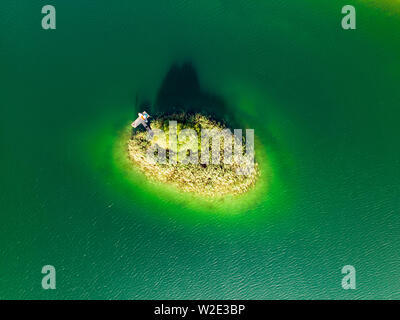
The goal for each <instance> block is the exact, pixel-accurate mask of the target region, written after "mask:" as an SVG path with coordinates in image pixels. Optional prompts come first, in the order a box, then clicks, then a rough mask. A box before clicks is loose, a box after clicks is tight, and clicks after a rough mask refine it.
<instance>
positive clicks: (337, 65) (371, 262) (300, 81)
mask: <svg viewBox="0 0 400 320" xmlns="http://www.w3.org/2000/svg"><path fill="white" fill-rule="evenodd" d="M53 4H54V6H55V7H56V9H57V29H56V30H55V31H43V30H42V29H41V28H40V19H41V14H40V9H41V4H36V3H33V2H32V1H22V0H21V1H18V2H16V1H8V0H6V1H2V3H1V5H0V70H1V73H0V74H1V76H0V85H1V88H2V89H1V113H2V114H1V117H0V124H1V126H0V130H1V135H0V143H1V149H2V150H3V152H2V156H1V160H0V162H1V165H2V168H3V173H2V178H1V184H0V187H1V189H0V191H1V192H0V199H1V203H2V205H1V213H0V219H1V220H0V298H2V299H10V298H23V299H29V298H40V299H47V298H55V299H63V298H67V299H72V298H78V299H87V298H112V299H117V298H122V299H145V298H148V299H151V298H162V299H170V298H181V299H194V298H210V299H211V298H221V299H222V298H227V299H231V298H241V299H268V298H273V299H275V298H300V299H316V298H331V299H341V298H345V299H352V298H356V299H366V298H394V299H398V298H400V277H399V275H400V256H399V252H400V250H399V249H400V241H399V234H400V220H399V207H400V201H399V199H400V197H399V191H400V188H399V186H400V161H399V159H400V151H399V148H398V137H399V133H400V129H399V126H398V123H399V118H400V117H399V116H400V112H399V109H398V102H399V98H400V94H399V91H398V89H397V86H398V84H399V79H400V68H399V67H400V62H399V59H398V56H399V54H398V52H399V49H400V38H399V32H398V30H400V16H399V14H400V6H399V5H398V4H397V3H396V2H394V3H389V1H387V2H385V1H383V2H376V3H374V2H371V1H369V2H367V1H365V2H363V1H356V2H354V5H355V6H356V9H357V28H358V29H357V30H356V31H343V30H342V29H341V28H340V19H341V14H340V10H341V7H342V6H343V5H345V4H347V3H345V2H344V1H305V0H302V1H300V0H296V1H290V2H289V1H265V2H261V1H260V2H257V1H252V2H247V1H222V0H220V1H201V2H199V1H165V0H164V1H116V2H115V3H113V4H111V3H110V2H108V1H96V4H94V2H93V3H92V2H84V3H81V2H78V1H69V2H68V3H66V2H65V1H53ZM187 61H190V62H192V63H193V66H194V67H195V69H196V71H197V74H198V77H199V82H200V85H201V86H202V89H203V90H204V91H206V92H209V93H212V94H214V95H217V96H218V97H220V98H221V99H223V101H225V104H226V106H227V108H228V110H227V111H228V112H229V113H230V114H232V115H235V116H238V115H243V116H244V119H245V120H242V121H241V123H240V124H241V125H243V127H251V128H254V129H255V132H256V136H257V139H258V141H259V150H260V154H261V153H264V152H265V154H267V157H268V164H269V168H270V169H269V171H268V174H267V175H265V176H264V178H265V179H264V180H265V181H264V180H263V181H264V183H265V186H264V187H265V188H260V189H257V190H258V192H256V193H255V196H254V195H253V196H252V197H249V198H248V199H243V200H242V201H240V203H238V206H236V205H235V206H234V207H233V206H231V207H229V206H227V205H226V204H222V205H219V206H209V207H207V206H205V205H204V204H201V203H200V202H198V201H196V200H193V199H191V198H190V197H187V196H185V195H183V196H177V197H169V196H168V194H167V195H166V194H163V193H162V192H161V193H160V192H159V191H160V190H159V189H157V188H152V187H151V186H149V185H147V184H146V182H143V184H139V183H134V182H132V176H131V174H130V172H129V170H126V168H125V167H124V165H123V164H122V162H121V161H120V158H119V155H120V154H119V152H118V144H117V143H118V137H119V135H120V132H121V130H122V129H123V128H124V126H125V125H126V124H127V123H128V122H129V120H132V118H133V112H134V111H135V110H134V104H135V95H136V93H139V94H140V96H141V97H145V98H146V99H149V100H151V101H153V102H154V101H155V99H156V96H157V92H158V90H159V88H160V86H161V84H162V81H163V79H164V77H165V75H166V73H167V71H168V70H169V69H170V67H171V65H172V64H174V63H178V64H180V63H184V62H187ZM147 111H149V110H147ZM149 112H150V111H149ZM264 172H265V171H264ZM221 207H222V209H221ZM46 264H51V265H54V266H55V267H56V270H57V289H56V290H54V291H44V290H42V289H41V278H42V275H41V273H40V271H41V268H42V266H43V265H46ZM346 264H350V265H353V266H355V268H356V270H357V289H356V290H354V291H345V290H343V289H342V288H341V277H342V275H341V272H340V271H341V268H342V267H343V266H344V265H346Z"/></svg>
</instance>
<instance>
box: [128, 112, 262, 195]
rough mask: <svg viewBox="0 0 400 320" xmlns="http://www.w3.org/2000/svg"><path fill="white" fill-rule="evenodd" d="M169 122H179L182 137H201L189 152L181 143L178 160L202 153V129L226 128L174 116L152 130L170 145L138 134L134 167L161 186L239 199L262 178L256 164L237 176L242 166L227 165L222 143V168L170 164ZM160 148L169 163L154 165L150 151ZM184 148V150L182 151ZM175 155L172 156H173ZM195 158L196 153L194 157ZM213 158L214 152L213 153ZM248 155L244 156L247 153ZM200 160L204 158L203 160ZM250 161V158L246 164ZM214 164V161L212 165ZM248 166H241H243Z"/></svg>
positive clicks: (131, 146) (196, 117)
mask: <svg viewBox="0 0 400 320" xmlns="http://www.w3.org/2000/svg"><path fill="white" fill-rule="evenodd" d="M169 121H177V132H178V135H179V133H180V132H181V130H183V129H188V128H190V129H194V130H195V131H196V133H197V134H198V137H199V139H198V140H197V142H195V143H192V144H190V143H189V148H188V144H187V143H186V145H185V148H183V143H182V142H181V141H178V144H177V152H178V157H180V156H181V154H180V153H179V152H180V151H181V152H182V150H185V149H189V150H190V151H187V150H186V152H187V154H190V152H195V153H194V154H196V152H198V154H200V153H201V143H200V137H201V134H200V130H201V129H219V130H222V129H225V126H224V125H223V124H221V123H219V122H216V121H214V120H211V119H209V118H207V117H205V116H203V115H200V114H184V113H181V114H172V115H168V116H161V117H158V118H155V119H153V121H152V122H151V127H152V129H153V130H155V129H161V130H164V132H165V133H166V141H160V140H157V139H152V140H151V141H148V140H147V132H146V131H135V132H134V133H133V134H132V137H131V138H130V139H129V140H128V143H127V148H128V150H127V151H128V157H129V159H130V160H131V161H132V162H133V164H134V165H135V166H136V167H137V168H138V169H139V170H140V171H142V172H143V173H144V174H145V175H146V176H147V177H148V178H149V179H151V180H153V181H158V182H161V183H168V184H172V185H174V186H176V187H178V188H179V189H180V190H182V191H184V192H192V193H196V194H199V195H202V196H205V197H212V198H216V197H223V196H226V195H239V194H243V193H245V192H247V191H248V190H250V189H251V188H252V187H253V186H254V184H255V183H256V180H257V178H258V176H259V168H258V165H257V163H254V170H251V171H250V173H248V174H246V175H243V174H239V173H238V172H237V169H238V168H239V165H238V164H236V163H235V162H233V164H224V163H223V162H222V159H223V151H224V150H223V145H224V144H223V143H221V162H220V163H219V164H211V163H210V164H208V165H205V164H200V161H199V163H198V164H190V163H187V164H184V163H182V162H180V160H181V159H178V162H177V163H176V164H172V163H171V164H170V163H169V162H168V160H169V155H170V152H171V151H170V150H169V131H168V128H169ZM155 144H158V148H162V149H164V150H165V153H166V158H167V163H164V164H162V163H154V161H152V160H151V158H149V157H148V155H147V150H148V149H149V148H151V147H154V145H155ZM181 148H183V149H182V150H181ZM171 154H172V153H171ZM192 154H193V153H192ZM210 154H211V152H210ZM243 155H244V152H243ZM199 159H200V158H199ZM243 160H244V161H249V160H248V159H247V158H246V157H244V158H242V161H243ZM210 162H211V161H210ZM243 164H246V163H243V162H242V163H241V166H243Z"/></svg>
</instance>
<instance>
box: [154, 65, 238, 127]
mask: <svg viewBox="0 0 400 320" xmlns="http://www.w3.org/2000/svg"><path fill="white" fill-rule="evenodd" d="M153 110H154V111H155V113H161V114H172V113H180V112H185V113H201V114H203V115H206V116H210V117H211V118H213V119H215V120H217V121H220V122H223V123H224V124H225V125H226V126H227V127H231V128H239V126H238V124H237V121H236V120H235V117H234V115H233V112H231V111H230V110H229V108H228V106H227V104H226V103H225V101H224V100H223V99H222V98H221V97H219V96H218V95H216V94H212V93H209V92H205V91H203V90H202V88H201V86H200V83H199V79H198V76H197V72H196V70H195V68H194V67H193V65H192V64H191V63H184V64H182V65H178V64H173V65H172V66H171V68H170V69H169V71H168V72H167V74H166V76H165V78H164V80H163V82H162V84H161V87H160V89H159V91H158V93H157V97H156V100H155V103H154V107H153Z"/></svg>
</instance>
